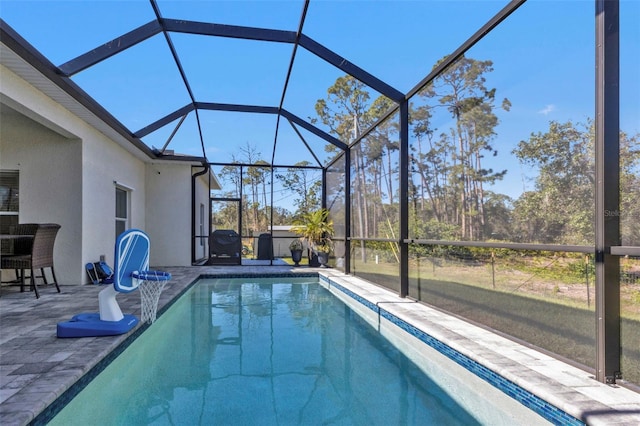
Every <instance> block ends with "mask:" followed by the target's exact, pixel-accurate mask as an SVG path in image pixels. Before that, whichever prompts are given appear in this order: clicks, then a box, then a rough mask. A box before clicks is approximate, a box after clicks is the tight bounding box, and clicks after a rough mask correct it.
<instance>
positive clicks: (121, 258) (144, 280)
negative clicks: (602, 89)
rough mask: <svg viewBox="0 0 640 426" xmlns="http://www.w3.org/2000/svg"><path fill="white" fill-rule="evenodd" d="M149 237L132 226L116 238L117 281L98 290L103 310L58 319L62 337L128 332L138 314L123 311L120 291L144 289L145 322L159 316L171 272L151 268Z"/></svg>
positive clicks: (100, 307) (150, 321)
mask: <svg viewBox="0 0 640 426" xmlns="http://www.w3.org/2000/svg"><path fill="white" fill-rule="evenodd" d="M148 269H149V237H148V236H147V234H145V233H144V232H142V231H141V230H139V229H129V230H127V231H125V232H123V233H122V234H120V235H119V236H118V238H116V248H115V267H114V272H113V285H109V286H108V287H106V288H105V289H103V290H102V291H100V293H99V294H98V308H99V310H100V312H99V313H81V314H78V315H74V316H73V317H72V318H71V320H70V321H66V322H60V323H58V337H89V336H113V335H117V334H124V333H127V332H128V331H130V330H132V329H133V327H135V326H136V324H138V318H136V317H135V316H134V315H131V314H123V313H122V311H121V310H120V306H119V305H118V301H117V300H116V296H117V295H118V294H119V293H130V292H132V291H134V290H137V289H140V294H141V298H142V322H148V323H153V322H154V321H155V319H156V311H157V308H158V299H159V298H160V293H161V292H162V289H163V288H164V285H165V284H166V283H167V281H169V280H170V279H171V274H169V273H168V272H161V271H149V270H148Z"/></svg>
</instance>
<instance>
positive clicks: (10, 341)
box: [0, 265, 640, 426]
mask: <svg viewBox="0 0 640 426" xmlns="http://www.w3.org/2000/svg"><path fill="white" fill-rule="evenodd" d="M157 269H159V270H163V271H168V272H170V273H171V274H172V276H173V278H172V280H171V281H170V282H169V284H167V286H166V287H165V290H164V291H163V293H162V295H161V298H160V303H159V309H162V307H164V306H166V305H167V304H168V303H170V302H171V301H172V300H173V299H174V298H175V297H176V296H178V295H179V294H181V293H182V291H184V289H186V288H187V287H188V286H189V285H190V284H191V283H192V282H193V281H194V280H196V279H197V278H198V277H199V276H201V275H205V274H216V275H218V274H254V273H257V274H277V273H309V272H319V273H321V274H323V275H325V276H327V277H329V278H330V280H332V281H334V282H336V283H338V284H340V285H341V286H343V287H344V288H347V289H348V290H350V291H352V292H354V293H355V294H357V295H359V296H360V297H362V298H364V299H366V300H368V301H370V302H372V303H374V304H379V303H380V302H384V306H385V310H387V311H388V312H391V313H392V314H393V315H395V316H397V317H398V318H402V319H403V320H404V321H406V322H408V323H410V324H412V325H414V326H415V327H417V328H419V329H420V330H422V331H424V332H426V333H428V334H429V335H431V336H433V337H435V338H437V339H438V340H440V341H441V342H443V343H445V344H447V345H448V346H450V347H451V348H453V349H456V350H457V351H459V352H460V353H462V354H464V355H465V356H467V357H469V358H471V359H473V360H475V361H478V362H480V363H481V364H482V365H484V366H486V367H488V368H490V369H491V370H493V371H495V372H496V373H499V374H500V375H502V376H503V377H505V378H507V379H509V380H511V381H512V382H514V383H516V384H517V385H519V386H521V387H522V388H524V389H526V390H528V391H529V392H531V393H533V394H535V395H536V396H538V397H540V398H542V399H544V400H546V401H548V402H549V403H551V404H553V405H555V406H556V407H558V408H560V409H561V410H564V411H565V412H567V413H568V414H571V415H572V416H574V417H576V418H578V419H581V420H582V421H583V422H585V423H586V424H590V425H629V426H631V425H639V424H640V393H636V392H634V391H632V390H630V389H627V388H624V387H621V386H616V385H605V384H602V383H599V382H597V381H595V380H594V379H593V377H592V375H590V374H589V373H588V372H585V371H583V370H581V369H578V368H575V367H573V366H570V365H568V364H566V363H563V362H561V361H559V360H556V359H555V358H552V357H550V356H548V355H546V354H544V353H541V352H539V351H536V350H534V349H531V348H529V347H526V346H523V345H520V344H518V343H516V342H514V341H511V340H509V339H506V338H504V337H501V336H498V335H496V334H494V333H491V332H489V331H487V330H485V329H483V328H480V327H477V326H474V325H472V324H469V323H467V322H465V321H463V320H460V319H458V318H455V317H452V316H450V315H446V314H444V313H442V312H441V311H438V310H436V309H432V308H429V307H428V306H425V305H423V304H421V303H416V302H411V303H407V299H400V298H398V297H397V296H396V295H394V294H392V293H391V292H389V291H387V290H385V289H383V288H381V287H378V286H375V285H371V284H368V283H366V282H365V281H362V280H360V279H358V278H357V277H353V276H348V275H344V274H342V273H340V272H339V271H336V270H332V269H314V268H306V267H301V268H294V267H291V266H250V265H249V266H245V265H243V266H197V267H166V268H164V267H159V268H157ZM61 287H62V293H60V294H58V293H57V292H56V290H55V287H53V286H48V287H40V289H41V290H40V294H41V296H40V299H36V298H35V296H34V295H33V293H31V292H24V293H20V292H19V290H18V289H17V288H6V287H3V288H2V293H1V295H0V424H2V425H6V426H13V425H26V424H29V423H30V422H32V421H33V420H34V419H35V418H36V416H38V414H40V413H41V412H42V411H43V410H45V409H46V408H47V407H48V406H49V405H50V404H52V403H53V402H54V401H55V400H56V399H57V398H58V397H59V396H60V395H62V394H63V393H64V392H65V391H66V390H67V389H69V388H70V387H71V386H72V385H73V384H74V383H75V382H76V381H77V380H78V379H80V378H81V377H82V376H83V375H85V374H86V373H87V372H88V371H89V370H90V369H91V368H92V367H94V366H95V365H96V364H97V363H98V362H99V361H100V360H102V359H103V358H105V357H106V356H107V355H109V353H111V352H112V351H113V350H114V349H115V348H116V347H117V346H118V345H119V344H120V343H122V342H123V341H124V340H126V339H127V336H128V335H130V334H131V333H133V332H135V329H134V331H132V332H130V333H128V334H125V335H121V336H109V337H86V338H79V339H58V338H57V337H56V324H57V323H58V322H61V321H67V320H68V319H70V317H71V316H72V315H74V314H77V313H80V312H97V311H98V297H97V293H98V292H99V291H100V290H101V289H102V288H103V287H100V286H94V285H85V286H61ZM118 303H119V305H120V307H121V308H122V312H124V313H133V314H135V315H137V316H139V313H140V296H139V294H138V293H137V292H133V293H128V294H120V295H119V296H118ZM137 327H141V326H140V325H138V326H137Z"/></svg>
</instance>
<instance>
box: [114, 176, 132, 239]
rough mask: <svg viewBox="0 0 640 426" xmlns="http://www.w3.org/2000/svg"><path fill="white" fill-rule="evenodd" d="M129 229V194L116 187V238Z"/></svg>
mask: <svg viewBox="0 0 640 426" xmlns="http://www.w3.org/2000/svg"><path fill="white" fill-rule="evenodd" d="M128 227H129V193H128V192H127V191H125V190H124V189H122V188H118V187H116V238H118V235H120V234H122V233H123V232H124V231H125V230H126V229H127V228H128Z"/></svg>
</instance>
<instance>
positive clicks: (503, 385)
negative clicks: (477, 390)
mask: <svg viewBox="0 0 640 426" xmlns="http://www.w3.org/2000/svg"><path fill="white" fill-rule="evenodd" d="M319 278H320V280H321V281H324V282H325V283H326V284H327V285H329V286H330V287H332V288H336V289H338V290H340V291H341V292H343V293H344V294H345V295H347V296H349V297H350V298H352V299H354V300H355V301H357V302H359V303H360V304H362V305H363V306H365V307H367V308H369V309H370V310H372V311H373V312H375V313H376V314H378V315H380V316H382V317H383V318H385V319H387V320H388V321H390V322H391V323H393V324H395V325H396V326H398V327H400V328H401V329H403V330H404V331H406V332H407V333H409V334H410V335H412V336H414V337H416V338H417V339H419V340H420V341H421V342H423V343H425V344H426V345H428V346H430V347H431V348H433V349H435V350H437V351H438V352H440V353H441V354H443V355H444V356H446V357H447V358H449V359H451V360H452V361H454V362H455V363H457V364H458V365H460V366H462V367H464V368H465V369H467V370H468V371H470V372H471V373H473V374H475V375H476V376H478V377H480V378H481V379H483V380H485V381H486V382H488V383H489V384H491V385H492V386H494V387H495V388H497V389H499V390H501V391H502V392H504V393H505V394H507V395H509V396H510V397H511V398H513V399H515V400H516V401H518V402H520V403H521V404H522V405H524V406H525V407H527V408H529V409H530V410H532V411H534V412H536V413H538V414H539V415H541V416H542V417H544V418H545V419H547V420H549V421H550V422H552V423H554V424H562V425H576V426H578V425H584V424H585V423H584V422H583V421H581V420H580V419H577V418H575V417H574V416H572V415H570V414H568V413H566V412H565V411H563V410H562V409H560V408H558V407H556V406H554V405H552V404H550V403H549V402H547V401H545V400H544V399H542V398H540V397H538V396H536V395H534V394H533V393H531V392H529V391H527V390H526V389H523V388H522V387H520V386H518V385H517V384H515V383H513V382H512V381H511V380H508V379H506V378H505V377H503V376H501V375H500V374H498V373H496V372H494V371H492V370H490V369H489V368H487V367H485V366H484V365H482V364H480V363H478V362H477V361H474V360H473V359H471V358H469V357H468V356H466V355H464V354H461V353H460V352H458V351H456V350H455V349H453V348H451V347H450V346H449V345H447V344H445V343H443V342H441V341H440V340H438V339H436V338H435V337H433V336H431V335H429V334H428V333H426V332H424V331H422V330H420V329H419V328H417V327H415V326H414V325H412V324H409V323H408V322H406V321H404V320H403V319H401V318H399V317H397V316H396V315H394V314H392V313H391V312H389V311H387V310H385V309H384V308H382V307H381V306H380V305H379V304H376V303H373V302H371V301H369V300H367V299H365V298H364V297H362V296H360V295H358V294H356V293H355V292H353V291H351V290H349V289H348V288H346V287H344V286H343V285H341V284H339V283H337V282H336V281H334V280H332V279H331V278H329V277H327V276H324V275H321V274H320V275H319Z"/></svg>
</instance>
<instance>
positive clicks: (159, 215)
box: [146, 162, 209, 266]
mask: <svg viewBox="0 0 640 426" xmlns="http://www.w3.org/2000/svg"><path fill="white" fill-rule="evenodd" d="M200 170H202V167H198V168H196V170H195V171H194V172H192V170H191V164H190V163H167V162H152V163H149V164H147V168H146V171H147V172H146V181H147V194H146V195H147V203H146V204H147V211H146V224H147V232H148V234H149V236H150V238H151V235H153V239H152V240H151V249H150V251H151V253H150V255H151V259H150V262H151V264H152V265H156V266H158V265H161V266H188V265H191V243H192V242H191V223H192V216H191V215H192V210H191V204H192V196H191V194H192V189H191V188H192V177H191V174H192V173H197V172H198V171H200ZM207 177H208V174H206V173H205V174H204V175H202V176H199V177H197V178H196V180H195V194H196V200H195V206H196V235H198V233H199V230H198V225H199V221H200V219H201V218H200V207H199V206H200V205H203V206H204V207H205V208H204V214H205V217H204V222H203V224H204V227H205V232H206V233H207V234H208V228H209V221H208V220H207V217H208V205H207V203H208V200H209V196H208V193H209V184H208V182H207ZM207 244H208V242H205V243H204V245H202V246H201V245H200V242H199V241H197V242H196V257H197V258H198V257H201V256H202V254H203V253H204V252H205V250H207Z"/></svg>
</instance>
